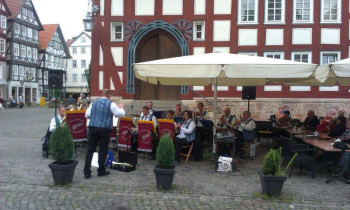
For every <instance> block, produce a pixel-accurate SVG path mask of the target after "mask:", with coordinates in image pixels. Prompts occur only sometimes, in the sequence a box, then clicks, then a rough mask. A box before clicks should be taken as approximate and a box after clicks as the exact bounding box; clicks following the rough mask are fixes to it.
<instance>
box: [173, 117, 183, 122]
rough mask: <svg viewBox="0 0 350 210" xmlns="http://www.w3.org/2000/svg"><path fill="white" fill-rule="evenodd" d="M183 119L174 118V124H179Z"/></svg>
mask: <svg viewBox="0 0 350 210" xmlns="http://www.w3.org/2000/svg"><path fill="white" fill-rule="evenodd" d="M182 119H183V117H174V122H176V123H179V122H181V121H182Z"/></svg>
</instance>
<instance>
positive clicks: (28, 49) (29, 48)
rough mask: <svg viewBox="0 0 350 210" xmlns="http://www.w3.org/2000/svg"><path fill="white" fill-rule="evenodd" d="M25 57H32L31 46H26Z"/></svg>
mask: <svg viewBox="0 0 350 210" xmlns="http://www.w3.org/2000/svg"><path fill="white" fill-rule="evenodd" d="M27 58H32V48H31V47H28V46H27Z"/></svg>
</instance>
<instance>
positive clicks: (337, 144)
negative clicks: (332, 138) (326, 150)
mask: <svg viewBox="0 0 350 210" xmlns="http://www.w3.org/2000/svg"><path fill="white" fill-rule="evenodd" d="M333 147H335V148H338V149H341V150H348V149H349V146H348V145H347V144H346V143H345V142H342V141H336V142H334V144H333Z"/></svg>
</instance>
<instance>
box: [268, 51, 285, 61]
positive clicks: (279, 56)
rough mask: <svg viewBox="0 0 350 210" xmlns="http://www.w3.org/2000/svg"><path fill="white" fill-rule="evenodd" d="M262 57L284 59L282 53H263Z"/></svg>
mask: <svg viewBox="0 0 350 210" xmlns="http://www.w3.org/2000/svg"><path fill="white" fill-rule="evenodd" d="M264 57H267V58H275V59H284V52H264Z"/></svg>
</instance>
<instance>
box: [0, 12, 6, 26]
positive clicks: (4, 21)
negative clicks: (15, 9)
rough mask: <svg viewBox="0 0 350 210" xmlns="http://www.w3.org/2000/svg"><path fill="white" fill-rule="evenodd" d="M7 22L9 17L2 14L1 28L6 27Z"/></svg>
mask: <svg viewBox="0 0 350 210" xmlns="http://www.w3.org/2000/svg"><path fill="white" fill-rule="evenodd" d="M6 22H7V19H6V17H5V16H3V15H1V24H0V25H1V28H3V29H6Z"/></svg>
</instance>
